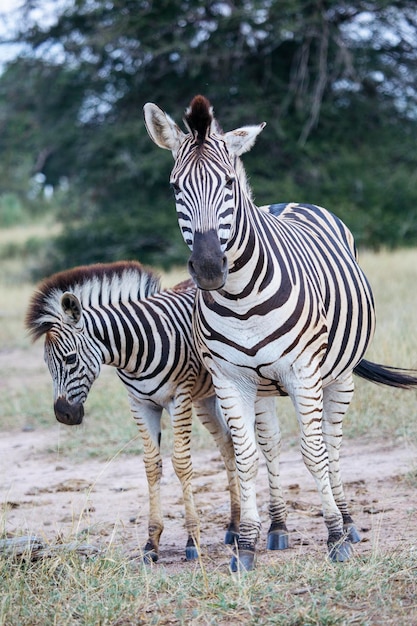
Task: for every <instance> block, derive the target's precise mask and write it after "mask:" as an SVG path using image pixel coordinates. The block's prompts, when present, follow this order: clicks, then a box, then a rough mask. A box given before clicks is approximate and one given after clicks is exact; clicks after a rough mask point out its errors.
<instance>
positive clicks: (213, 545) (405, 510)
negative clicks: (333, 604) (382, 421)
mask: <svg viewBox="0 0 417 626" xmlns="http://www.w3.org/2000/svg"><path fill="white" fill-rule="evenodd" d="M59 428H60V427H59V426H58V425H56V426H54V427H52V428H51V429H48V430H47V431H44V430H38V431H29V432H2V433H1V437H0V476H1V485H0V507H1V508H0V510H1V512H2V518H3V520H2V521H3V524H2V525H3V528H5V529H6V532H7V534H8V535H9V536H12V535H15V534H16V535H22V534H31V535H36V536H37V537H40V538H42V539H43V540H44V541H45V542H48V543H49V544H51V545H54V544H56V543H57V542H59V541H68V540H73V539H74V537H75V536H76V535H77V533H79V534H78V536H79V537H80V538H82V537H84V540H87V541H88V543H89V544H93V545H96V546H99V547H106V546H109V545H114V546H117V547H120V549H121V550H122V551H123V552H125V553H126V554H127V555H129V556H132V557H135V556H137V555H138V554H139V552H140V547H141V545H143V543H144V541H145V540H146V537H147V533H146V528H147V512H148V497H147V485H146V478H145V472H144V468H143V463H142V459H141V458H140V457H130V456H129V457H123V456H119V457H117V458H115V459H114V460H112V461H111V463H107V464H106V463H105V462H102V461H98V460H88V461H86V462H82V463H80V462H77V463H75V462H74V463H72V462H71V460H69V459H66V460H65V461H62V460H60V459H59V457H58V456H54V454H53V453H51V452H46V449H47V448H49V450H50V449H51V448H52V449H54V446H56V447H57V449H58V442H59ZM193 463H194V468H195V478H194V488H195V499H196V504H197V506H198V510H199V512H200V516H201V544H202V555H203V558H204V559H205V560H206V563H207V564H208V565H209V567H223V566H225V567H226V566H227V563H228V562H229V556H230V554H229V552H228V548H226V547H225V546H224V545H223V538H224V531H225V527H226V524H227V522H228V514H229V504H228V492H227V482H226V474H225V471H224V469H223V466H222V462H221V459H220V457H219V455H218V454H217V453H216V451H215V450H214V449H213V450H210V451H205V452H196V453H194V454H193ZM342 470H343V476H344V480H345V488H346V495H347V497H348V499H349V501H350V503H351V511H352V514H353V517H354V519H355V522H356V524H357V528H358V530H359V532H360V534H361V537H362V541H361V543H359V544H357V545H356V546H355V552H356V553H358V554H366V553H369V552H371V551H373V550H383V551H385V550H390V551H391V550H395V549H396V548H401V549H403V548H404V547H405V546H406V545H409V546H410V549H415V548H416V546H417V525H416V523H415V517H416V510H417V503H416V487H415V471H416V449H415V448H414V447H411V446H407V445H402V446H397V447H393V446H392V445H389V442H385V443H382V442H380V443H362V442H358V441H355V442H352V441H345V442H344V445H343V454H342ZM411 471H412V472H414V483H413V484H412V483H411V482H410V475H409V473H410V472H411ZM282 481H283V486H284V490H285V496H286V500H287V503H288V512H289V515H288V528H289V531H290V546H291V547H290V549H289V550H287V551H285V552H281V553H276V552H267V551H266V550H265V535H266V531H267V528H268V518H267V507H268V491H267V476H266V470H265V465H264V463H263V462H261V466H260V471H259V475H258V504H259V508H260V512H261V515H262V520H263V527H262V536H261V540H260V543H259V560H258V562H259V563H262V562H265V563H270V562H271V561H276V560H279V559H282V558H288V557H291V556H294V554H295V551H300V552H303V551H307V552H310V553H311V552H313V551H317V552H319V553H322V554H323V555H324V554H325V553H326V544H325V542H326V530H325V526H324V523H323V519H322V517H321V513H320V503H319V496H318V493H317V491H316V488H315V484H314V482H313V479H312V478H311V476H310V475H309V473H308V471H307V469H306V468H305V467H304V465H303V462H302V460H301V455H300V452H299V450H298V449H295V448H294V449H290V450H285V447H284V450H283V454H282ZM162 502H163V508H164V516H165V518H164V521H165V530H164V534H163V536H162V539H161V545H160V559H159V562H158V563H159V564H161V565H163V566H164V567H165V568H166V569H167V570H168V571H172V572H176V571H179V570H181V568H184V567H189V564H188V563H186V562H185V558H184V548H185V542H186V536H185V530H184V512H183V506H182V498H181V490H180V485H179V482H178V480H177V478H176V476H175V475H174V473H173V470H172V466H171V461H170V459H169V458H165V459H164V478H163V484H162ZM157 567H158V565H157Z"/></svg>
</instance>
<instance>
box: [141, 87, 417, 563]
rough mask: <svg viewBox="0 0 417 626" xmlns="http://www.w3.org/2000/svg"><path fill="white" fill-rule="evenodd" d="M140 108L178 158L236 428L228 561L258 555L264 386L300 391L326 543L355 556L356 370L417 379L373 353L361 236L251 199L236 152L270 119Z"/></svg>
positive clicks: (407, 381) (203, 319)
mask: <svg viewBox="0 0 417 626" xmlns="http://www.w3.org/2000/svg"><path fill="white" fill-rule="evenodd" d="M144 113H145V123H146V127H147V129H148V132H149V134H150V136H151V138H152V139H153V140H154V141H155V143H156V144H157V145H159V146H160V147H162V148H166V149H169V150H171V151H172V153H173V156H174V159H175V163H174V168H173V170H172V173H171V184H172V186H173V188H174V193H175V199H176V207H177V213H178V221H179V225H180V228H181V231H182V234H183V237H184V240H185V242H186V243H187V245H188V246H189V248H190V250H191V252H192V254H191V257H190V260H189V270H190V273H191V276H192V277H193V279H194V281H195V282H196V284H197V286H198V287H199V289H198V291H197V296H196V303H195V309H194V331H195V340H196V344H197V346H198V348H199V350H200V354H201V356H202V359H203V361H204V363H205V365H206V367H207V368H208V369H209V371H210V372H211V374H212V377H213V383H214V386H215V389H216V394H217V396H218V398H219V401H220V404H221V407H222V410H223V413H224V415H225V418H226V420H227V423H228V425H229V427H230V429H231V432H232V437H233V443H234V449H235V455H236V463H237V470H238V474H239V479H240V487H241V524H240V536H239V543H238V548H239V552H238V556H237V557H234V558H233V559H232V564H231V565H232V569H236V568H237V567H239V565H241V566H242V567H244V568H247V569H251V568H252V567H253V566H254V561H255V546H256V542H257V539H258V536H259V529H260V519H259V514H258V511H257V504H256V487H255V477H256V473H257V464H258V454H257V449H256V442H255V437H254V432H253V430H254V429H253V424H254V421H255V413H254V405H255V398H256V394H257V393H260V394H269V393H275V394H277V393H278V394H282V393H286V394H288V395H289V396H290V397H291V399H292V402H293V404H294V407H295V410H296V413H297V417H298V420H299V423H300V428H301V450H302V454H303V458H304V461H305V463H306V466H307V467H308V469H309V470H310V472H311V473H312V475H313V477H314V479H315V481H316V484H317V487H318V490H319V493H320V496H321V500H322V506H323V515H324V519H325V522H326V525H327V527H328V533H329V537H328V543H329V549H330V554H331V556H332V558H333V559H335V560H346V559H347V558H349V555H350V543H349V542H348V541H347V540H346V538H345V535H344V530H345V531H346V532H348V533H349V535H348V538H349V539H350V540H357V539H358V536H357V533H356V530H355V529H354V527H353V525H352V519H351V517H350V515H349V513H348V509H347V505H346V499H345V496H344V493H343V487H342V481H341V477H340V470H339V450H340V444H341V437H342V420H343V415H344V413H345V412H346V410H347V408H348V406H349V403H350V400H351V398H352V394H353V379H352V372H353V371H354V370H355V371H356V372H357V373H359V374H360V375H363V376H365V377H366V378H369V379H371V380H375V379H378V380H379V382H383V383H385V384H392V385H395V386H408V385H416V384H417V379H416V378H414V377H412V376H407V375H405V373H404V374H399V375H398V377H397V376H396V374H395V373H393V372H392V371H390V370H388V369H387V368H384V367H383V366H377V365H376V364H371V363H369V362H367V361H364V360H363V355H364V353H365V351H366V349H367V347H368V345H369V343H370V341H371V339H372V336H373V332H374V326H375V315H374V305H373V299H372V293H371V290H370V287H369V285H368V282H367V280H366V278H365V276H364V274H363V272H362V270H361V269H360V267H359V266H358V263H357V260H356V258H355V250H354V244H353V238H352V236H351V234H350V233H349V231H348V229H347V228H346V227H345V226H344V225H343V224H342V223H341V222H340V220H338V219H337V218H336V217H335V216H333V215H332V214H330V213H329V212H327V211H326V210H325V209H322V208H320V207H317V206H314V205H302V204H287V205H282V206H281V207H280V209H279V211H278V213H279V215H276V216H274V215H271V214H270V213H269V212H265V211H260V210H259V209H258V208H257V207H256V206H255V205H254V203H253V201H252V199H251V195H250V193H248V186H247V184H246V180H245V176H244V171H243V169H242V166H241V163H240V159H239V156H240V155H241V154H242V153H244V152H246V151H247V150H249V149H250V148H251V147H252V145H253V144H254V142H255V140H256V137H257V135H258V134H259V132H260V131H261V130H262V129H263V127H264V124H261V125H260V126H257V127H243V128H240V129H237V130H235V131H231V132H228V133H225V134H223V133H222V132H221V131H220V129H219V126H218V124H217V123H216V121H215V119H214V118H213V114H212V109H211V107H210V104H209V102H208V101H207V100H206V99H205V98H204V97H202V96H197V97H196V98H194V100H193V101H192V103H191V106H190V108H189V109H188V110H187V113H186V117H185V123H186V125H187V130H188V132H187V133H183V132H182V131H181V129H180V128H179V127H178V126H177V125H176V124H175V123H174V122H173V120H172V119H171V118H170V117H169V116H167V115H166V114H165V113H164V112H163V111H161V110H160V109H159V108H158V107H157V106H156V105H154V104H150V103H148V104H147V105H145V108H144ZM270 481H272V482H273V481H274V477H273V476H270ZM270 514H271V528H270V531H269V535H270V547H272V548H274V547H275V540H274V536H273V535H274V533H275V532H277V533H278V535H279V534H280V533H281V532H282V531H285V530H286V527H285V517H286V513H285V510H284V509H282V508H281V507H280V504H279V503H276V506H275V505H274V503H271V506H270Z"/></svg>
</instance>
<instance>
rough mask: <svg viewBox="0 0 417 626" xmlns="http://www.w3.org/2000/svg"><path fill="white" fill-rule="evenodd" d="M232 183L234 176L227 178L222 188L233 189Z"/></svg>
mask: <svg viewBox="0 0 417 626" xmlns="http://www.w3.org/2000/svg"><path fill="white" fill-rule="evenodd" d="M234 182H235V178H234V176H230V177H229V178H227V180H226V182H225V184H224V186H225V187H226V189H231V188H232V187H233V183H234Z"/></svg>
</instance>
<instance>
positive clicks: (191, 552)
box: [185, 537, 198, 561]
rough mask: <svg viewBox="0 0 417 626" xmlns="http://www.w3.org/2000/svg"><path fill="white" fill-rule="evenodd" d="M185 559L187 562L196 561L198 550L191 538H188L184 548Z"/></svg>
mask: <svg viewBox="0 0 417 626" xmlns="http://www.w3.org/2000/svg"><path fill="white" fill-rule="evenodd" d="M185 558H186V559H187V561H195V560H196V559H198V549H197V546H196V543H195V541H194V539H193V538H192V537H189V538H188V541H187V545H186V546H185Z"/></svg>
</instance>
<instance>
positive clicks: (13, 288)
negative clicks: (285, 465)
mask: <svg viewBox="0 0 417 626" xmlns="http://www.w3.org/2000/svg"><path fill="white" fill-rule="evenodd" d="M9 235H10V231H9ZM9 235H8V236H9ZM37 236H41V235H40V234H39V233H38V234H37ZM2 237H3V235H2V234H1V231H0V256H1V246H2V245H3V242H4V241H5V240H4V239H3V238H2ZM19 237H23V235H22V234H21V233H20V231H19ZM361 264H362V266H363V267H364V268H365V271H366V273H367V275H368V277H369V279H370V282H371V284H372V286H373V289H374V294H375V299H376V305H377V313H378V327H377V332H376V336H375V340H374V342H373V345H372V347H371V349H370V351H369V353H368V355H367V357H368V358H369V359H371V360H374V361H378V362H382V363H386V364H392V365H397V366H398V365H399V366H403V367H417V333H416V332H415V328H416V326H415V322H416V315H417V290H416V288H415V286H416V284H417V250H407V251H398V252H393V253H392V252H381V253H380V254H371V253H365V254H362V259H361ZM11 276H12V277H13V280H11V279H10V277H11ZM185 277H186V273H185V272H183V271H182V272H181V273H180V274H177V273H172V274H170V275H169V276H166V277H165V278H164V282H165V284H173V283H174V282H176V280H177V279H178V280H181V279H183V278H185ZM33 289H34V286H33V285H32V284H30V282H29V281H28V280H27V277H26V275H25V272H24V271H23V270H22V268H21V267H20V266H19V263H18V261H17V260H16V259H12V260H10V261H7V262H6V263H5V264H3V265H2V269H1V270H0V316H1V324H0V346H1V348H0V385H1V403H0V429H1V428H2V429H12V428H15V429H21V428H37V429H39V428H43V429H47V428H48V427H49V426H50V425H52V424H55V418H54V416H53V411H52V385H51V380H50V377H49V374H48V372H47V370H46V367H45V365H44V364H43V361H42V345H41V343H39V344H35V346H32V345H31V343H30V341H29V339H28V337H27V336H26V334H25V332H24V329H23V318H24V314H25V310H26V306H27V303H28V300H29V297H30V295H31V293H32V291H33ZM356 388H357V391H356V394H355V398H354V401H353V403H352V406H351V409H350V411H349V413H348V416H347V418H346V425H345V435H346V437H348V438H349V437H353V438H361V439H364V438H366V439H372V438H373V439H375V440H380V439H388V440H390V441H392V442H393V441H404V440H406V441H410V442H413V441H415V440H416V435H417V420H415V419H414V417H413V416H415V403H416V394H415V392H406V391H397V390H392V389H385V388H382V387H377V386H375V385H372V384H370V383H366V382H365V381H362V380H357V382H356ZM277 407H278V413H279V415H280V419H281V422H282V425H283V434H284V445H286V446H288V445H298V431H297V425H296V420H295V417H294V413H293V410H292V407H291V405H290V403H289V401H288V400H287V399H279V400H278V403H277ZM135 437H136V427H135V424H134V422H133V420H132V419H131V417H130V415H129V409H128V404H127V398H126V394H125V393H124V389H123V386H122V385H121V383H120V381H119V380H118V379H117V376H116V375H115V372H113V371H112V369H110V368H104V370H103V372H102V374H101V376H100V378H99V379H98V380H97V381H96V383H95V384H94V386H93V389H92V391H91V393H90V396H89V398H88V400H87V403H86V420H85V424H84V426H83V427H81V428H64V427H62V436H60V454H61V455H62V456H66V457H68V458H70V459H71V461H72V462H73V463H76V462H77V460H82V459H84V458H86V457H89V456H98V457H101V458H103V459H107V458H109V457H111V456H114V455H116V454H118V452H119V451H120V453H121V454H138V453H140V451H141V445H140V442H139V440H137V439H135ZM170 437H171V435H170V428H169V425H168V424H167V422H166V420H165V422H164V433H163V443H164V446H165V452H164V453H165V454H166V453H168V451H169V449H170V446H171V438H170ZM129 442H130V443H129ZM210 445H212V443H211V441H210V439H209V437H208V435H207V434H206V432H205V430H204V429H203V428H202V427H200V426H199V425H198V424H196V425H195V432H194V438H193V446H194V449H196V448H198V447H203V448H204V447H207V446H210ZM51 452H52V450H51ZM55 452H56V450H55ZM406 480H407V485H408V486H409V489H410V494H412V493H413V490H414V489H415V488H416V472H415V471H414V470H411V471H410V473H409V475H408V476H407V477H406ZM379 532H382V531H379ZM280 557H281V555H280ZM227 561H228V559H227V560H226V559H224V560H223V561H221V562H220V563H219V559H218V558H217V557H216V559H214V560H212V559H211V558H210V556H208V555H203V556H202V558H201V560H200V561H199V562H198V563H196V564H190V563H187V564H181V563H180V564H179V566H178V571H177V572H176V573H172V572H171V571H168V570H167V569H165V567H164V566H163V565H157V566H154V567H151V568H144V567H143V566H142V565H141V564H139V563H138V562H135V561H130V560H129V559H128V558H127V557H126V555H125V554H123V553H122V552H120V551H119V549H118V547H117V546H113V545H112V544H111V542H110V544H109V545H106V547H105V548H104V549H103V552H102V553H100V554H99V555H97V556H94V557H88V558H87V557H82V556H80V555H78V554H76V553H71V552H70V553H67V552H62V553H57V554H54V555H53V556H51V557H50V558H45V559H41V560H38V561H35V562H32V561H30V560H25V559H24V558H22V559H11V558H6V557H0V625H1V626H44V625H45V624H57V625H59V626H73V625H74V626H75V625H80V624H83V625H85V626H90V625H91V626H96V625H100V626H105V625H106V626H107V625H108V626H133V625H135V626H139V625H145V624H146V625H147V624H150V625H158V626H159V625H161V626H162V625H164V626H168V625H175V626H177V625H178V626H179V625H186V624H189V625H192V626H206V625H207V626H208V625H215V626H223V625H226V624H230V625H231V626H238V625H243V624H245V625H249V626H255V625H256V626H260V625H265V626H266V625H272V624H274V625H285V626H307V625H320V626H322V625H329V626H330V625H332V626H333V625H338V624H340V625H343V626H345V625H349V624H355V625H361V626H368V625H380V624H392V625H397V624H402V625H410V626H411V625H412V624H416V623H417V602H416V597H417V547H416V546H413V545H400V546H398V549H396V550H393V551H390V552H388V553H387V552H382V551H380V550H379V548H378V541H377V540H376V541H375V545H374V547H373V549H372V550H371V551H370V553H369V555H367V556H366V557H359V556H355V557H354V558H353V559H352V561H350V562H348V563H346V564H343V565H334V564H330V563H329V562H328V561H326V560H325V559H323V554H322V552H320V553H318V552H316V551H315V550H314V549H312V550H311V552H310V551H309V553H308V554H307V555H302V556H300V554H298V553H297V550H296V549H295V550H292V551H291V552H290V553H286V554H285V555H284V554H283V555H282V558H279V559H277V558H272V557H271V558H268V556H265V555H263V556H262V562H261V563H260V565H259V567H258V569H257V570H256V571H254V572H251V573H249V574H247V575H244V576H241V575H239V574H237V575H233V576H231V575H230V573H229V571H228V568H227Z"/></svg>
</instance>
